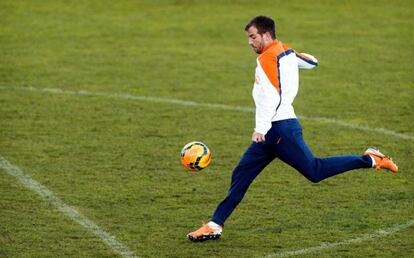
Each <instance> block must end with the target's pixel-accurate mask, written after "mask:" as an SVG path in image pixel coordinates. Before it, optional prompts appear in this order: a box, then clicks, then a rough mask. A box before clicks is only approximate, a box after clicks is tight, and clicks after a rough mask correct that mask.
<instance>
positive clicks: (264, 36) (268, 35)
mask: <svg viewBox="0 0 414 258" xmlns="http://www.w3.org/2000/svg"><path fill="white" fill-rule="evenodd" d="M263 38H264V40H266V41H269V40H270V41H273V39H272V35H270V32H268V31H267V32H265V33H264V34H263Z"/></svg>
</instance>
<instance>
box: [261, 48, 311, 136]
mask: <svg viewBox="0 0 414 258" xmlns="http://www.w3.org/2000/svg"><path fill="white" fill-rule="evenodd" d="M317 65H318V60H316V58H315V57H313V56H311V55H309V54H305V53H298V52H296V51H294V50H293V49H291V48H289V47H288V46H287V45H286V44H283V43H282V42H281V41H278V40H274V41H273V42H272V43H271V44H270V45H269V46H268V47H266V48H265V49H264V50H263V52H262V54H260V55H259V57H258V58H257V67H256V79H255V82H254V86H253V99H254V102H255V105H256V127H255V129H254V130H255V132H258V133H261V134H263V135H265V134H266V133H267V131H269V129H270V128H271V127H272V122H273V121H280V120H285V119H290V118H296V115H295V111H294V109H293V106H292V103H293V100H294V99H295V97H296V94H297V93H298V89H299V68H300V69H312V68H314V67H316V66H317Z"/></svg>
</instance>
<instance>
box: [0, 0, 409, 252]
mask: <svg viewBox="0 0 414 258" xmlns="http://www.w3.org/2000/svg"><path fill="white" fill-rule="evenodd" d="M413 8H414V4H413V2H412V1H382V0H381V1H356V0H355V1H289V2H281V1H241V0H240V1H208V2H207V1H116V2H113V1H84V2H82V3H81V2H79V1H62V2H60V1H1V2H0V16H1V17H2V18H1V19H0V57H1V58H0V118H1V122H0V155H1V156H2V157H4V158H5V159H7V160H8V161H9V162H11V163H12V164H14V165H16V166H18V167H19V168H20V169H21V170H23V171H24V172H25V173H27V174H29V175H31V176H32V177H33V178H34V179H35V180H37V181H38V182H40V183H41V184H43V185H44V186H46V187H47V188H48V189H49V190H51V191H52V192H53V193H54V194H55V195H56V196H57V197H59V198H60V199H62V201H63V202H64V203H66V204H68V205H70V206H73V207H75V208H76V209H77V210H78V211H79V212H80V213H82V214H83V215H85V216H86V217H88V218H89V219H91V220H93V221H94V222H96V223H97V224H98V225H99V226H100V227H102V228H103V229H105V230H106V231H107V232H109V233H111V234H112V235H114V236H115V237H116V238H117V239H118V240H120V241H122V242H123V243H124V244H125V245H126V246H128V247H129V248H130V250H131V251H133V252H134V253H135V254H136V255H137V256H139V257H263V256H266V255H269V254H275V255H277V254H278V253H279V254H280V253H284V252H286V251H291V250H300V249H304V248H307V247H311V246H319V245H320V244H321V243H324V242H328V243H329V242H340V241H344V240H347V239H353V238H360V237H363V236H364V235H366V234H371V233H374V232H377V231H378V230H380V229H386V228H389V227H392V226H394V225H399V224H404V223H406V222H408V221H411V220H412V219H413V218H414V208H413V207H414V205H413V200H414V185H413V181H414V174H413V172H414V171H413V169H412V168H413V166H414V162H413V147H414V142H413V140H412V136H413V135H414V131H413V128H414V122H413V118H414V116H413V115H414V104H413V103H414V77H413V73H412V60H413V57H414V56H413V51H412V39H413V36H414V35H413V34H414V32H413V31H414V28H413V27H414V26H413V25H414V22H413V19H412V14H413V13H412V10H413ZM257 14H266V15H271V16H273V17H275V18H276V21H277V23H278V37H279V38H280V39H281V40H282V41H284V42H286V43H288V44H289V45H290V46H292V47H293V48H295V49H296V50H298V51H301V52H307V53H310V54H313V55H315V56H316V57H317V58H318V59H319V67H318V68H317V69H315V70H312V71H304V72H301V88H300V92H299V95H298V97H297V98H296V101H295V108H296V113H297V114H298V115H301V116H304V117H326V118H331V119H339V120H341V121H344V122H346V123H352V124H359V125H362V126H368V127H370V128H384V129H387V130H392V131H395V132H397V133H402V134H406V135H410V136H411V138H409V139H402V138H399V137H396V136H392V135H386V134H381V133H378V132H374V131H371V132H370V131H364V130H358V129H352V128H348V127H344V126H341V125H337V124H332V123H321V122H318V121H315V120H306V119H303V120H302V121H301V122H302V125H303V128H304V136H305V139H306V140H307V142H308V144H309V146H310V147H311V149H312V150H313V151H314V153H315V154H316V155H318V156H329V155H336V154H348V153H355V154H357V153H361V152H362V151H363V150H364V149H365V148H366V147H368V146H376V147H379V148H380V149H381V150H382V151H384V152H385V153H387V154H390V155H392V156H393V157H394V160H396V162H397V163H398V165H399V168H400V173H399V174H396V175H393V174H391V173H386V172H383V171H375V170H358V171H354V172H350V173H347V174H343V175H339V176H337V177H334V178H331V179H328V180H326V181H323V182H321V183H319V184H312V183H310V182H308V181H306V179H304V178H303V177H302V176H300V175H299V174H298V173H297V172H296V171H294V170H293V169H292V168H289V167H288V166H286V165H284V164H282V163H281V162H278V161H275V162H274V163H272V164H271V165H270V166H269V167H267V168H266V169H265V170H264V171H263V173H262V174H261V175H260V176H259V177H258V178H257V180H256V181H255V182H254V183H253V185H252V186H251V188H250V190H249V192H248V193H247V195H246V197H245V199H244V200H243V202H242V203H241V205H240V206H239V207H238V208H237V210H236V211H235V212H234V213H233V215H232V216H231V217H230V219H229V220H228V222H227V224H226V227H225V230H224V234H223V237H222V239H221V240H218V241H215V242H205V243H199V244H193V243H191V242H189V241H188V240H187V239H186V238H185V235H186V234H187V233H188V232H189V231H192V230H194V229H196V228H197V227H198V226H200V224H201V222H202V221H208V220H209V218H210V216H211V213H212V212H213V210H214V209H215V207H216V205H217V204H218V202H219V201H220V200H221V199H222V198H223V197H224V196H225V194H226V191H227V188H228V185H229V183H230V176H231V171H232V169H233V167H234V165H235V164H236V163H237V161H238V160H239V158H240V156H241V155H242V154H243V152H244V150H245V148H246V147H247V146H248V145H249V140H250V135H251V132H252V128H253V126H254V115H253V113H251V112H240V111H232V110H220V109H214V108H207V107H198V106H184V105H180V104H171V103H160V102H150V101H139V100H133V99H129V100H128V99H125V98H116V97H110V96H109V95H110V94H118V93H121V94H129V95H131V96H147V97H160V98H169V99H179V100H189V101H195V102H198V103H217V104H225V105H231V106H243V107H253V102H252V99H251V87H252V83H253V77H254V67H255V58H256V55H255V54H254V53H253V51H251V49H250V48H249V46H248V45H247V38H246V36H245V35H244V32H243V29H244V25H245V23H246V22H247V21H248V20H249V19H250V18H251V17H252V16H254V15H257ZM28 87H34V88H35V89H38V90H37V91H36V90H24V89H28ZM45 88H52V89H60V90H63V91H82V90H83V91H88V92H92V93H104V94H101V95H99V94H98V95H73V94H65V93H57V94H56V93H50V92H46V91H42V89H45ZM105 94H107V95H105ZM193 140H200V141H203V142H205V143H206V144H207V145H208V146H209V147H210V149H211V150H212V153H213V162H212V164H211V166H210V167H208V168H207V169H206V170H204V171H202V172H200V173H198V174H189V173H187V172H185V171H184V169H183V168H182V167H181V165H180V164H179V161H178V157H179V152H180V149H181V147H182V146H183V145H184V144H186V143H187V142H190V141H193ZM0 189H1V195H0V257H119V254H117V253H116V252H114V251H113V250H112V249H111V248H109V247H108V246H106V245H105V244H104V243H103V242H102V241H101V240H100V239H99V238H98V237H96V236H95V235H93V234H91V233H90V232H88V231H87V230H86V229H85V228H83V227H82V226H81V225H78V224H76V223H75V222H73V221H71V220H70V219H69V218H67V217H65V216H64V215H63V214H62V213H60V212H59V211H58V210H57V209H55V208H54V207H53V206H51V205H50V204H48V203H47V202H45V201H43V200H41V199H40V198H39V196H38V195H37V194H36V193H34V192H32V191H30V190H28V189H25V188H24V186H22V185H21V184H20V183H19V182H18V181H17V180H16V178H14V177H12V176H10V175H9V174H8V173H6V171H5V170H4V169H3V170H1V169H0ZM413 236H414V234H413V227H410V228H408V229H405V230H402V231H400V232H397V233H394V234H391V235H389V236H386V237H382V238H378V239H375V240H372V241H363V242H360V243H356V244H350V245H346V246H338V247H335V248H332V249H329V250H322V251H318V252H316V253H308V254H304V255H302V256H303V257H332V256H337V257H397V256H399V257H410V256H414V251H413V250H414V244H413V243H414V237H413Z"/></svg>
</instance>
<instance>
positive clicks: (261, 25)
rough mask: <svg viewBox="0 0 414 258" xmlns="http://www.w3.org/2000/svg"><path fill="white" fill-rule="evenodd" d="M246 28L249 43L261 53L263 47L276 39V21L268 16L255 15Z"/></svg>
mask: <svg viewBox="0 0 414 258" xmlns="http://www.w3.org/2000/svg"><path fill="white" fill-rule="evenodd" d="M244 30H245V31H246V33H247V36H248V37H249V45H250V46H251V47H252V48H253V50H254V51H255V52H256V53H258V54H261V53H262V51H263V49H264V48H265V47H267V46H268V45H269V44H270V43H271V42H272V41H273V40H274V39H276V25H275V22H274V21H273V19H272V18H270V17H267V16H256V17H254V18H253V19H252V20H251V21H250V22H249V23H247V25H246V27H245V28H244Z"/></svg>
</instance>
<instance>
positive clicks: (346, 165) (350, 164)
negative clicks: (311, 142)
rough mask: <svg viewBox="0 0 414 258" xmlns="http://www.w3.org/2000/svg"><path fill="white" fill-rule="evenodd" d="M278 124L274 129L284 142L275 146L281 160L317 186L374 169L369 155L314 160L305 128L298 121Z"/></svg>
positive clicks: (286, 121)
mask: <svg viewBox="0 0 414 258" xmlns="http://www.w3.org/2000/svg"><path fill="white" fill-rule="evenodd" d="M276 123H277V125H276V126H273V127H272V129H274V130H276V131H275V132H274V134H276V135H278V136H279V137H280V138H281V140H280V141H279V144H277V145H275V146H276V147H275V151H276V153H277V154H276V155H277V157H278V158H280V160H282V161H284V162H285V163H287V164H288V165H290V166H292V167H293V168H295V169H296V170H298V171H299V172H300V173H301V174H302V175H303V176H305V177H306V178H307V179H309V180H310V181H312V182H315V183H316V182H319V181H322V180H324V179H326V178H328V177H331V176H334V175H337V174H340V173H344V172H346V171H349V170H353V169H359V168H369V167H372V160H371V158H370V157H369V156H367V155H364V156H360V155H349V156H335V157H328V158H317V157H314V155H313V153H312V152H311V150H310V149H309V148H308V146H307V145H306V143H305V141H304V140H303V137H302V127H301V126H300V124H299V121H298V120H297V119H289V120H283V121H279V122H276Z"/></svg>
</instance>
